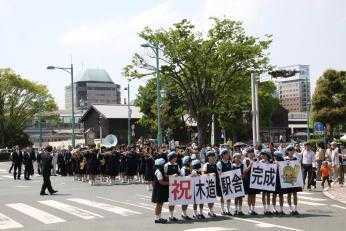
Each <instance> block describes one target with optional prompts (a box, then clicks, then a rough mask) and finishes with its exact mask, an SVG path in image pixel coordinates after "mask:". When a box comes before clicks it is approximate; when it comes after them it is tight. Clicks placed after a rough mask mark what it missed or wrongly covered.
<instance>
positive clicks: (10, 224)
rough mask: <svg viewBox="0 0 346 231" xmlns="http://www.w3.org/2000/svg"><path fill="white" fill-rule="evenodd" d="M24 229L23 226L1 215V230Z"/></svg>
mask: <svg viewBox="0 0 346 231" xmlns="http://www.w3.org/2000/svg"><path fill="white" fill-rule="evenodd" d="M18 228H23V225H21V224H19V223H18V222H16V221H14V220H12V219H11V218H9V217H8V216H5V215H4V214H2V213H0V230H4V229H18Z"/></svg>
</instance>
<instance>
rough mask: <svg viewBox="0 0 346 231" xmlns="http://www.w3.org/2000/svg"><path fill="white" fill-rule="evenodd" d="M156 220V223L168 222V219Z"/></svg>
mask: <svg viewBox="0 0 346 231" xmlns="http://www.w3.org/2000/svg"><path fill="white" fill-rule="evenodd" d="M154 222H155V224H165V223H167V220H166V219H163V218H160V219H156V220H155V221H154Z"/></svg>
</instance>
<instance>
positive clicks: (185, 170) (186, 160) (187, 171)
mask: <svg viewBox="0 0 346 231" xmlns="http://www.w3.org/2000/svg"><path fill="white" fill-rule="evenodd" d="M190 164H191V158H190V156H184V157H183V159H182V165H183V167H182V168H181V170H180V174H181V176H190V175H191V167H190ZM187 207H188V205H182V206H181V211H182V215H181V218H183V220H192V218H191V217H189V216H188V215H187V213H186V211H187Z"/></svg>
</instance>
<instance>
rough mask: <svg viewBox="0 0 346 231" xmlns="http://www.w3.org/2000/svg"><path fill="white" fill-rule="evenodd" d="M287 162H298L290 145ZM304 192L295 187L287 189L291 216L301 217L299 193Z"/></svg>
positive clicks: (287, 149)
mask: <svg viewBox="0 0 346 231" xmlns="http://www.w3.org/2000/svg"><path fill="white" fill-rule="evenodd" d="M286 155H287V156H286V158H285V159H286V160H298V158H297V157H295V156H294V148H293V146H291V145H289V146H287V148H286ZM300 191H302V188H300V187H294V188H287V189H285V192H286V193H287V203H288V205H289V207H290V214H291V215H299V213H298V211H297V204H298V195H297V192H300ZM292 196H293V204H294V206H292V201H291V197H292Z"/></svg>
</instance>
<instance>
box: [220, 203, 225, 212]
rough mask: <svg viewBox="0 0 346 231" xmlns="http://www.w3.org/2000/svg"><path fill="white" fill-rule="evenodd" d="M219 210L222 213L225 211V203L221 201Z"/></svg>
mask: <svg viewBox="0 0 346 231" xmlns="http://www.w3.org/2000/svg"><path fill="white" fill-rule="evenodd" d="M221 211H222V212H223V213H224V212H225V203H224V202H221Z"/></svg>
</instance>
